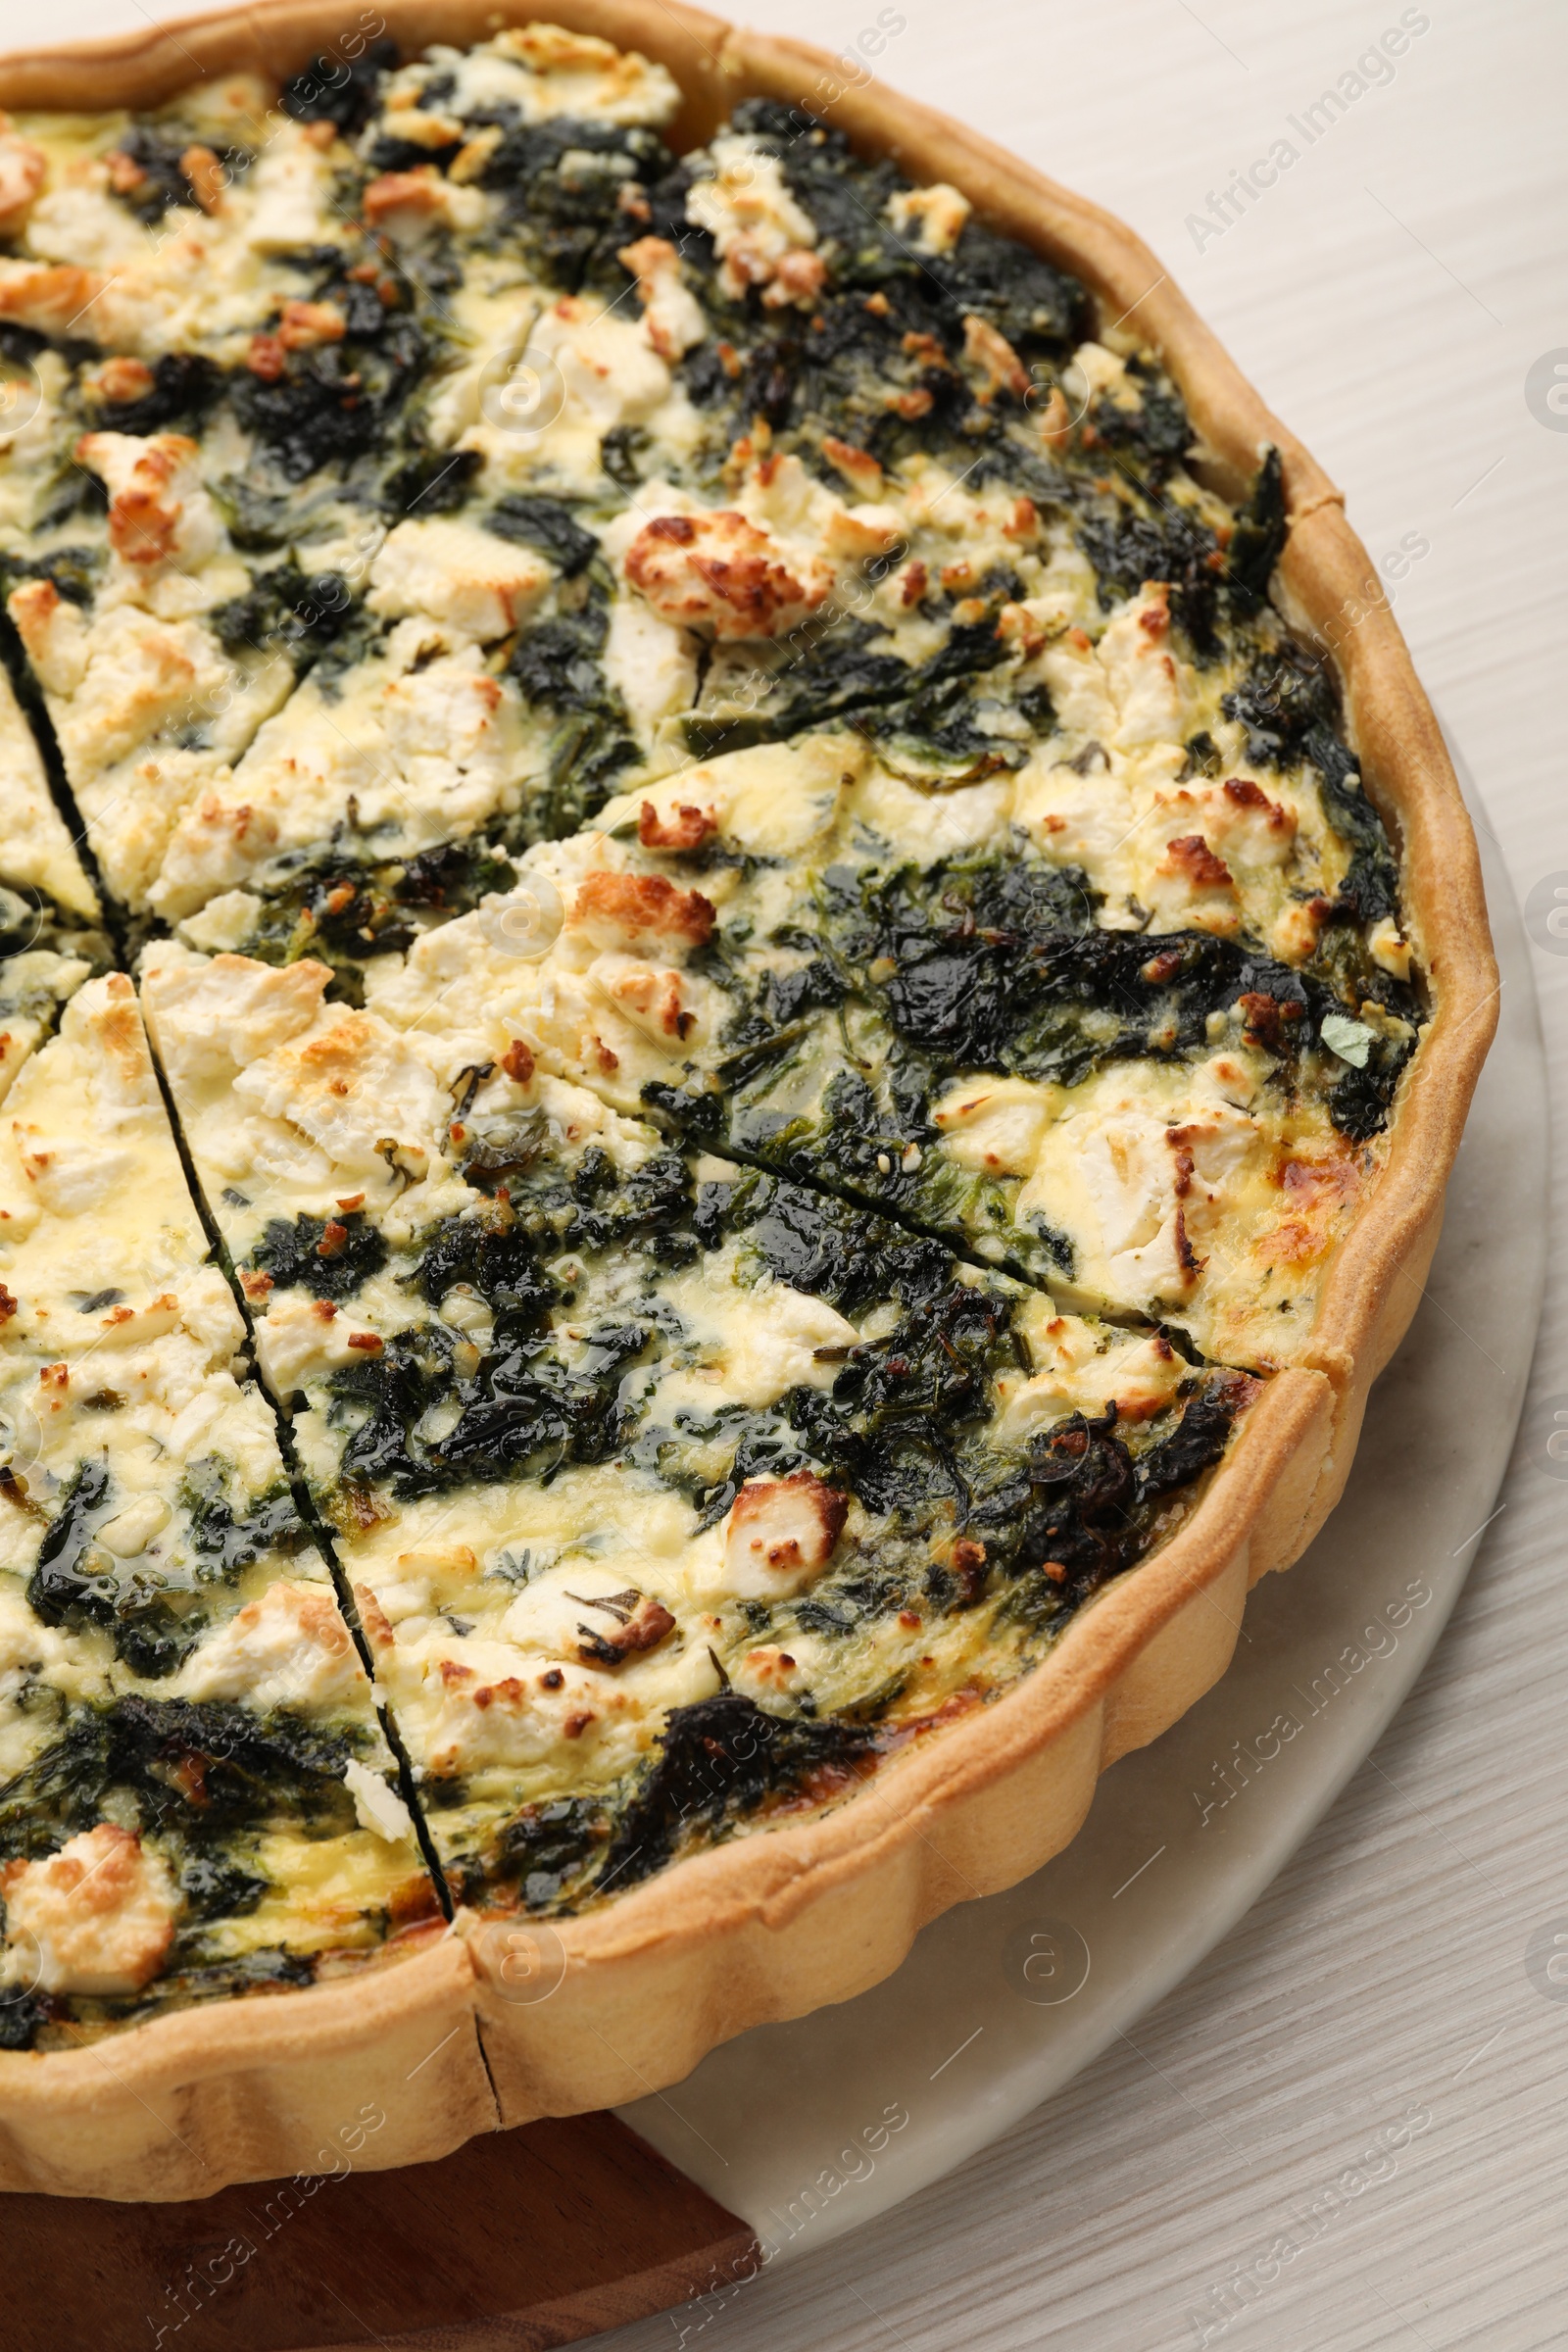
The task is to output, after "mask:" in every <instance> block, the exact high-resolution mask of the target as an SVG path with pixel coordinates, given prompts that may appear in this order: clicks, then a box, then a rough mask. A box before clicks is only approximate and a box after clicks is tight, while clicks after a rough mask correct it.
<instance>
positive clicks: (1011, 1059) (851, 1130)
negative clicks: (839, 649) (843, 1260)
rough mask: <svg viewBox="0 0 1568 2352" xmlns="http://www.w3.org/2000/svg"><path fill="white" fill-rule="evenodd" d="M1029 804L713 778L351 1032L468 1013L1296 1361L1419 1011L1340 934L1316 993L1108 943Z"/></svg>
mask: <svg viewBox="0 0 1568 2352" xmlns="http://www.w3.org/2000/svg"><path fill="white" fill-rule="evenodd" d="M1027 782H1028V771H1027V770H1024V771H1019V773H1017V774H1014V773H1012V772H1011V771H1005V772H1001V773H997V774H993V775H991V776H989V777H986V778H983V779H980V780H977V781H974V782H970V783H968V784H965V785H963V786H961V787H956V788H954V789H952V790H950V791H947V792H944V793H943V794H942V795H941V796H940V797H938V798H936V799H935V800H933V799H932V798H931V797H929V796H928V795H927V794H926V793H925V792H924V791H923V790H922V789H921V788H920V787H919V786H917V785H913V784H911V783H910V782H909V781H908V780H907V778H905V777H901V776H899V775H897V774H895V773H894V772H893V771H891V770H889V769H888V768H886V767H885V766H883V765H882V764H881V762H880V761H879V760H871V759H869V758H868V757H867V754H866V750H865V747H864V746H863V744H862V743H860V742H859V740H858V739H857V738H854V737H835V736H829V735H826V734H818V735H814V736H808V737H807V738H806V739H805V740H804V741H803V742H802V743H801V744H799V745H794V746H782V745H780V746H765V747H760V748H758V749H756V750H753V751H750V752H742V753H732V754H728V755H725V756H723V757H721V758H719V759H718V760H713V761H711V762H708V763H706V764H704V765H703V766H701V767H698V768H693V769H689V770H685V771H682V772H680V773H678V774H676V775H674V776H666V777H664V778H662V779H661V781H660V782H658V783H657V784H654V785H650V786H648V787H646V788H641V789H639V790H638V791H636V792H634V793H632V794H631V795H628V796H625V797H624V798H622V799H620V800H617V801H615V802H613V803H612V804H611V805H610V806H609V807H608V808H607V809H606V810H605V812H604V819H603V827H602V829H599V830H595V831H593V832H588V833H583V834H580V835H578V836H576V837H575V838H574V839H572V840H571V841H569V842H565V843H562V844H560V845H557V846H555V847H553V848H545V849H540V850H538V851H536V852H533V853H530V855H529V857H528V858H527V859H526V860H525V861H524V863H523V865H522V867H521V869H520V871H519V874H518V879H517V883H516V886H515V889H514V891H513V892H512V893H511V894H510V895H503V896H501V897H499V898H497V899H495V900H494V901H493V902H491V903H488V904H485V905H481V907H478V908H476V909H474V910H472V911H471V912H469V913H467V914H465V915H461V916H456V917H454V919H451V920H449V921H445V922H437V923H434V924H432V925H431V927H429V928H427V929H425V930H423V931H422V932H421V933H420V935H419V936H418V937H417V938H416V939H415V940H414V941H413V942H412V944H411V945H410V946H409V947H408V948H407V950H406V952H405V953H403V954H402V955H401V956H393V955H391V954H389V953H387V954H382V955H380V956H378V957H376V958H375V959H374V960H372V961H370V962H369V963H368V965H367V966H366V967H365V976H364V986H365V989H366V996H367V1003H368V1005H369V1006H370V1008H371V1009H372V1010H373V1011H375V1012H376V1013H377V1014H378V1015H379V1016H380V1017H381V1018H382V1019H383V1020H385V1021H387V1022H389V1023H390V1024H392V1025H394V1026H396V1027H398V1028H401V1029H402V1030H404V1031H405V1032H406V1033H407V1034H409V1035H410V1036H413V1035H415V1034H416V1033H417V1032H418V1031H420V1030H421V1029H423V1028H425V1027H426V1026H427V1025H428V1024H429V1023H430V1022H431V1021H435V1022H436V1023H437V1024H440V1023H442V1022H445V1021H446V1020H448V1019H449V1018H450V1008H451V1007H452V1006H454V1005H464V1004H466V1003H469V1002H472V1001H482V1002H484V1003H485V1004H486V1005H491V1006H493V1007H494V1008H495V1010H496V1011H497V1012H498V1013H504V1014H505V1016H506V1017H507V1018H508V1019H509V1020H510V1021H511V1023H512V1025H513V1031H514V1033H515V1036H516V1037H517V1038H518V1039H519V1040H520V1041H521V1042H522V1044H523V1045H524V1047H525V1048H526V1050H527V1053H528V1054H529V1055H530V1056H531V1057H533V1058H534V1059H536V1060H537V1061H538V1062H539V1064H540V1066H541V1067H543V1068H545V1069H549V1070H553V1071H557V1072H559V1073H560V1074H562V1075H564V1076H566V1077H569V1078H571V1079H572V1080H574V1081H576V1082H578V1083H580V1084H582V1085H585V1086H588V1087H590V1088H592V1089H593V1090H594V1091H595V1092H596V1093H598V1094H599V1095H600V1096H602V1097H603V1098H604V1099H605V1100H606V1101H607V1102H609V1103H611V1104H613V1106H614V1107H616V1108H617V1109H620V1110H622V1111H624V1112H628V1113H630V1112H642V1113H645V1114H646V1113H649V1112H652V1113H653V1114H654V1115H655V1116H657V1117H659V1118H661V1119H662V1120H664V1121H665V1122H667V1123H668V1124H669V1125H670V1126H671V1127H672V1128H673V1130H674V1131H675V1132H677V1133H678V1134H681V1135H683V1136H685V1137H687V1138H688V1139H693V1140H698V1141H705V1142H707V1143H709V1144H711V1146H712V1147H714V1148H718V1149H723V1150H726V1151H730V1152H737V1153H739V1154H741V1155H743V1156H744V1157H746V1158H748V1159H751V1160H758V1161H761V1162H763V1163H765V1164H767V1165H770V1166H774V1167H778V1168H781V1169H786V1170H788V1171H789V1172H790V1173H791V1174H792V1175H794V1176H796V1177H798V1178H801V1179H803V1180H806V1181H809V1182H811V1183H815V1184H818V1185H822V1186H825V1187H827V1188H828V1189H830V1190H832V1191H835V1192H840V1193H843V1194H846V1195H847V1196H849V1197H851V1198H855V1199H858V1200H860V1201H865V1202H866V1203H868V1204H870V1205H875V1206H878V1207H883V1208H889V1209H892V1210H895V1211H896V1212H898V1213H899V1214H900V1215H902V1216H904V1217H906V1218H907V1219H908V1220H909V1221H911V1222H913V1223H915V1224H917V1225H919V1226H921V1227H923V1228H925V1229H928V1230H932V1231H935V1232H938V1233H940V1234H942V1235H943V1236H944V1237H945V1238H947V1239H948V1240H949V1241H950V1243H951V1244H952V1246H954V1247H956V1248H957V1249H958V1250H962V1251H964V1252H966V1253H972V1254H975V1255H977V1256H979V1257H980V1258H982V1259H983V1260H985V1261H987V1262H991V1263H999V1264H1005V1265H1009V1266H1012V1267H1014V1268H1015V1269H1017V1270H1018V1271H1020V1272H1022V1273H1024V1274H1025V1275H1028V1276H1031V1277H1034V1278H1037V1279H1041V1280H1044V1281H1045V1282H1046V1283H1047V1284H1048V1286H1054V1287H1055V1288H1056V1289H1057V1290H1058V1292H1059V1294H1060V1295H1061V1297H1062V1298H1063V1299H1070V1300H1072V1301H1073V1302H1074V1303H1076V1304H1078V1305H1081V1306H1090V1307H1093V1308H1096V1309H1108V1310H1110V1311H1112V1312H1115V1313H1119V1314H1123V1315H1135V1316H1142V1317H1145V1318H1148V1319H1152V1320H1154V1321H1166V1322H1169V1323H1172V1324H1174V1325H1177V1326H1180V1327H1181V1328H1183V1329H1185V1330H1187V1331H1188V1332H1190V1333H1191V1334H1192V1336H1193V1338H1194V1339H1195V1340H1196V1341H1197V1343H1198V1345H1199V1346H1200V1348H1201V1349H1202V1350H1203V1351H1204V1352H1205V1353H1206V1354H1208V1355H1210V1356H1212V1357H1214V1358H1215V1359H1217V1360H1220V1361H1230V1362H1239V1363H1245V1364H1250V1365H1253V1366H1259V1365H1262V1364H1266V1363H1268V1362H1279V1361H1288V1360H1291V1357H1292V1355H1293V1353H1294V1352H1295V1351H1296V1350H1297V1349H1298V1348H1299V1346H1300V1344H1301V1342H1302V1340H1303V1338H1304V1335H1305V1334H1306V1332H1307V1331H1308V1329H1309V1327H1310V1324H1311V1319H1312V1314H1313V1310H1314V1307H1315V1301H1316V1289H1317V1284H1318V1282H1319V1280H1320V1279H1321V1273H1322V1268H1323V1265H1324V1262H1325V1260H1326V1257H1327V1254H1328V1252H1329V1250H1330V1249H1331V1247H1332V1243H1333V1240H1334V1238H1335V1235H1336V1234H1337V1232H1338V1231H1339V1230H1341V1228H1342V1227H1343V1225H1344V1223H1345V1222H1346V1220H1347V1219H1348V1216H1349V1214H1350V1213H1351V1212H1352V1210H1353V1206H1354V1203H1355V1201H1357V1199H1358V1198H1359V1197H1360V1195H1361V1193H1362V1192H1363V1191H1364V1189H1365V1186H1366V1185H1367V1183H1369V1182H1370V1181H1371V1180H1372V1179H1373V1177H1374V1176H1375V1173H1376V1169H1377V1166H1378V1164H1379V1159H1380V1154H1381V1150H1382V1146H1381V1144H1380V1142H1379V1138H1380V1136H1381V1133H1382V1131H1383V1128H1384V1125H1385V1122H1386V1119H1387V1115H1388V1108H1389V1104H1390V1103H1391V1102H1392V1099H1393V1096H1394V1093H1395V1090H1396V1088H1397V1082H1398V1077H1399V1072H1400V1070H1401V1069H1402V1067H1403V1065H1404V1062H1405V1061H1406V1059H1407V1058H1408V1055H1409V1054H1410V1052H1411V1051H1412V1049H1413V1046H1414V1042H1415V1038H1416V1034H1417V1025H1418V1022H1419V1019H1420V1013H1419V1005H1418V1001H1417V1000H1416V998H1415V997H1414V995H1413V993H1412V992H1411V990H1410V989H1409V987H1408V985H1407V984H1406V983H1405V982H1404V981H1403V980H1401V979H1398V978H1397V977H1396V976H1395V975H1394V974H1393V973H1392V972H1390V971H1388V970H1387V969H1386V968H1385V967H1384V966H1383V965H1382V964H1381V963H1380V962H1379V961H1378V959H1377V957H1376V956H1375V954H1374V953H1373V952H1372V948H1371V946H1370V945H1369V940H1370V937H1371V927H1370V926H1368V925H1367V924H1366V923H1365V922H1364V921H1362V922H1361V923H1360V924H1359V925H1357V924H1356V922H1355V921H1354V919H1353V918H1352V917H1350V916H1349V915H1347V916H1346V917H1345V918H1344V919H1343V920H1342V921H1341V922H1340V923H1339V924H1337V926H1336V929H1335V942H1336V945H1335V953H1334V956H1333V957H1332V958H1331V957H1329V956H1309V957H1307V958H1305V959H1303V960H1301V961H1300V962H1298V963H1296V964H1290V963H1287V962H1285V961H1283V960H1282V959H1281V958H1279V957H1277V956H1273V955H1271V954H1270V953H1269V952H1268V951H1267V949H1266V948H1265V947H1263V946H1262V945H1261V944H1258V943H1255V942H1254V941H1251V940H1249V939H1248V938H1246V937H1245V936H1244V937H1242V938H1236V937H1225V936H1218V935H1216V934H1215V933H1213V932H1209V931H1204V930H1201V929H1194V930H1188V931H1170V932H1156V933H1153V934H1151V933H1149V932H1140V933H1132V932H1128V931H1126V930H1124V929H1121V928H1118V927H1115V926H1112V925H1107V924H1106V923H1105V921H1104V920H1103V916H1104V912H1105V905H1106V902H1105V896H1104V894H1103V893H1102V892H1101V891H1100V890H1098V889H1097V888H1096V887H1095V886H1094V884H1093V882H1092V881H1091V879H1090V876H1089V875H1088V874H1087V873H1086V872H1085V870H1084V869H1083V868H1082V867H1067V868H1064V867H1061V866H1058V865H1057V864H1056V863H1055V862H1054V860H1052V859H1050V858H1045V857H1042V856H1040V855H1039V854H1038V853H1037V852H1036V851H1035V850H1034V849H1033V848H1032V846H1031V844H1030V842H1029V840H1028V838H1027V835H1026V833H1025V832H1024V830H1023V829H1022V828H1021V827H1020V826H1019V824H1018V822H1017V814H1016V811H1017V793H1018V790H1019V788H1020V787H1021V786H1024V785H1026V784H1027ZM547 913H550V914H551V915H552V919H555V920H558V921H559V924H560V928H559V932H558V933H557V935H556V937H555V938H554V939H553V940H552V941H550V943H549V944H548V946H547V945H545V944H544V943H545V938H546V935H547V929H548V926H547V925H546V924H545V920H544V918H545V916H546V914H547ZM381 937H382V938H383V939H390V938H392V937H395V934H393V933H392V932H391V931H390V930H389V929H388V930H384V931H383V932H382V934H381Z"/></svg>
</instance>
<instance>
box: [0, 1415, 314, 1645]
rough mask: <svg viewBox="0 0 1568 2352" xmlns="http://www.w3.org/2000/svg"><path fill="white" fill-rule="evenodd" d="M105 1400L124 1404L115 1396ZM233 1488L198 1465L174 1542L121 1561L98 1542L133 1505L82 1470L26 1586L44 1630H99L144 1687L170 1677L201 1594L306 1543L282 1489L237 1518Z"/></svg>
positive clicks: (196, 1620) (99, 1473)
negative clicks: (53, 1627) (271, 1555)
mask: <svg viewBox="0 0 1568 2352" xmlns="http://www.w3.org/2000/svg"><path fill="white" fill-rule="evenodd" d="M110 1400H111V1402H112V1403H115V1404H118V1403H119V1402H120V1401H121V1399H119V1398H118V1397H113V1396H112V1395H111V1399H110ZM229 1483H230V1479H229V1472H228V1469H227V1467H226V1465H225V1464H224V1463H223V1462H221V1460H220V1459H219V1458H218V1457H217V1456H216V1455H212V1454H209V1455H207V1456H205V1457H203V1459H201V1460H200V1461H197V1462H194V1463H193V1464H192V1465H191V1467H190V1469H189V1470H188V1471H187V1473H186V1475H185V1478H184V1479H183V1481H182V1482H181V1486H180V1490H179V1495H178V1501H179V1504H180V1508H181V1512H182V1515H183V1519H184V1526H183V1529H182V1531H180V1532H179V1536H178V1541H177V1542H171V1543H170V1544H169V1545H168V1546H167V1547H166V1548H163V1549H160V1550H159V1551H158V1552H156V1553H144V1554H142V1555H140V1556H139V1557H138V1558H136V1559H135V1560H133V1561H124V1560H121V1559H119V1558H118V1557H117V1556H116V1555H115V1554H114V1553H113V1552H112V1551H111V1550H110V1549H109V1547H108V1546H107V1545H106V1544H103V1543H101V1542H100V1541H99V1535H100V1531H101V1530H102V1529H103V1528H104V1527H106V1526H107V1525H108V1524H109V1523H110V1522H111V1521H112V1520H113V1519H114V1518H115V1516H116V1514H117V1513H118V1512H119V1511H121V1510H122V1509H123V1507H124V1505H125V1503H126V1501H127V1500H128V1499H129V1497H127V1496H126V1495H123V1493H121V1492H120V1491H119V1490H118V1489H117V1486H116V1483H115V1480H114V1478H113V1477H112V1475H111V1473H110V1470H109V1468H108V1465H107V1463H106V1462H105V1461H104V1460H102V1459H94V1458H92V1457H89V1458H88V1459H86V1460H85V1461H83V1462H82V1463H81V1464H80V1466H79V1467H78V1469H77V1470H76V1472H75V1475H74V1476H73V1479H72V1480H71V1482H70V1484H69V1485H68V1486H67V1487H66V1489H65V1491H64V1493H63V1495H62V1497H61V1503H60V1509H59V1511H58V1512H57V1514H56V1515H55V1517H54V1518H53V1519H52V1520H51V1521H50V1523H49V1525H48V1527H47V1528H46V1529H45V1531H44V1536H43V1541H42V1543H41V1544H40V1545H39V1547H38V1557H37V1560H36V1562H35V1564H34V1567H33V1570H32V1574H31V1576H30V1577H29V1578H28V1580H27V1605H28V1607H29V1608H30V1609H31V1610H32V1612H33V1615H34V1616H35V1617H37V1618H38V1619H39V1620H40V1622H41V1623H42V1624H44V1625H56V1626H67V1627H74V1628H80V1627H87V1626H95V1627H99V1628H101V1629H102V1630H103V1631H105V1632H107V1633H108V1635H109V1636H110V1639H111V1640H112V1642H113V1643H114V1649H115V1655H116V1656H117V1657H118V1658H119V1659H120V1660H121V1661H122V1663H123V1665H125V1666H127V1667H129V1669H130V1671H131V1672H132V1673H133V1674H136V1675H140V1676H142V1677H143V1678H144V1679H145V1680H147V1681H149V1682H156V1681H162V1680H163V1679H164V1678H166V1677H167V1676H169V1675H171V1674H172V1673H174V1672H175V1671H176V1670H177V1668H178V1667H179V1666H180V1665H181V1664H182V1663H183V1662H184V1660H185V1658H186V1657H187V1656H188V1655H189V1653H190V1651H191V1650H192V1648H194V1646H195V1644H196V1642H198V1641H199V1640H200V1638H201V1636H202V1634H203V1632H204V1631H205V1630H206V1627H207V1623H208V1614H207V1610H206V1607H205V1605H204V1601H203V1593H204V1591H205V1590H206V1589H207V1588H210V1587H212V1586H214V1585H227V1586H232V1585H233V1584H234V1583H235V1582H236V1581H237V1580H238V1578H239V1577H240V1576H242V1575H243V1573H244V1571H245V1570H246V1569H247V1568H250V1567H252V1566H254V1565H255V1563H256V1561H257V1560H259V1559H261V1558H262V1557H263V1556H264V1554H267V1553H279V1554H281V1555H283V1556H284V1557H287V1556H290V1555H292V1554H293V1553H296V1552H299V1551H301V1550H304V1549H305V1548H306V1547H307V1545H308V1544H309V1541H310V1539H309V1536H308V1533H307V1531H306V1529H305V1526H304V1524H303V1522H302V1521H301V1519H300V1517H299V1513H298V1511H297V1510H296V1508H295V1504H294V1499H293V1496H292V1495H290V1493H289V1491H288V1489H287V1488H286V1487H284V1486H279V1487H278V1488H276V1489H275V1490H274V1491H273V1492H272V1493H270V1494H268V1495H257V1496H251V1497H247V1498H246V1500H245V1501H244V1503H243V1504H242V1505H241V1506H240V1507H237V1508H236V1506H235V1504H234V1503H233V1502H232V1501H231V1500H230V1499H229V1494H228V1488H229ZM170 1552H172V1553H173V1554H174V1556H173V1557H172V1558H171V1557H169V1556H168V1554H169V1553H170Z"/></svg>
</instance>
